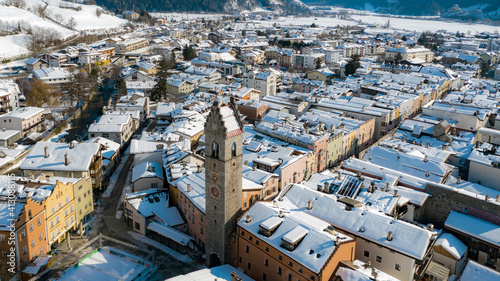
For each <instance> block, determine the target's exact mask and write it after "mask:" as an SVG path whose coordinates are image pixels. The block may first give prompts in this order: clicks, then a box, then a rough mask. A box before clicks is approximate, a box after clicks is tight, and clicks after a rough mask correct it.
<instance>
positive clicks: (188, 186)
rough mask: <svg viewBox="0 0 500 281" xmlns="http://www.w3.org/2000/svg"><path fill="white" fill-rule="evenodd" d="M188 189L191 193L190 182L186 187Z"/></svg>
mask: <svg viewBox="0 0 500 281" xmlns="http://www.w3.org/2000/svg"><path fill="white" fill-rule="evenodd" d="M186 189H187V192H188V193H189V192H191V184H190V183H188V185H187V188H186Z"/></svg>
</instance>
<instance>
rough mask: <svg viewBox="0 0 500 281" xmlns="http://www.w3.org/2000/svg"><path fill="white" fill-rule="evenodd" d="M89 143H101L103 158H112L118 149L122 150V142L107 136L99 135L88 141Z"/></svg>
mask: <svg viewBox="0 0 500 281" xmlns="http://www.w3.org/2000/svg"><path fill="white" fill-rule="evenodd" d="M86 142H87V143H99V144H101V145H102V147H103V150H102V151H101V154H102V158H104V159H111V158H112V157H113V155H115V154H116V152H117V151H118V150H120V144H119V143H117V142H114V141H112V140H109V139H107V138H102V137H97V138H91V139H89V140H87V141H86Z"/></svg>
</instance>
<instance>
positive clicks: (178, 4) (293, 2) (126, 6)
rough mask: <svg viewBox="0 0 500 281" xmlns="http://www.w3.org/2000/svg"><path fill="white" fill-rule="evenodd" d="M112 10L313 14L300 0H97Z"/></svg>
mask: <svg viewBox="0 0 500 281" xmlns="http://www.w3.org/2000/svg"><path fill="white" fill-rule="evenodd" d="M97 3H98V4H99V5H102V6H104V7H106V8H108V9H110V10H115V9H116V10H122V11H124V10H134V11H142V10H144V11H148V12H226V13H233V12H238V11H254V10H259V9H261V10H269V11H274V12H278V13H280V14H284V15H286V14H311V10H310V9H309V7H308V6H307V5H305V4H304V3H302V2H301V1H300V0H189V1H186V0H163V1H158V0H129V1H121V0H97Z"/></svg>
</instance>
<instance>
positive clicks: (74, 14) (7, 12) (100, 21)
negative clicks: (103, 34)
mask: <svg viewBox="0 0 500 281" xmlns="http://www.w3.org/2000/svg"><path fill="white" fill-rule="evenodd" d="M3 3H5V1H1V0H0V21H1V22H3V23H5V24H8V26H10V28H11V29H12V30H15V29H17V28H18V27H19V26H21V27H22V28H23V29H24V30H26V29H27V28H28V27H31V28H45V29H51V30H54V31H57V32H58V33H59V34H61V38H62V39H67V38H69V37H71V36H74V35H77V34H78V31H74V30H71V29H69V28H68V27H66V25H67V24H68V22H69V21H70V19H71V18H72V19H74V21H75V23H76V25H75V29H76V30H80V31H83V30H93V31H95V30H100V31H104V30H110V29H118V28H120V27H121V26H123V25H124V24H125V23H127V22H128V21H127V20H125V19H122V18H119V17H116V16H113V15H110V14H106V13H104V12H103V13H101V15H100V17H98V16H97V10H100V11H103V9H102V8H100V7H98V6H95V5H81V4H73V3H70V2H65V1H60V0H48V1H42V0H26V8H25V9H20V8H16V7H13V6H4V5H2V4H3ZM45 3H48V4H49V6H47V8H46V10H45V13H46V15H47V17H48V18H47V19H44V18H42V17H40V16H38V15H37V14H35V13H34V12H31V11H35V10H36V7H38V6H45V5H46V4H45ZM64 7H74V8H75V9H71V8H64ZM76 7H78V9H79V10H78V11H77V9H76ZM28 9H30V10H31V11H29V10H28ZM49 18H50V19H49ZM58 22H59V23H58ZM29 38H30V36H29V35H27V34H17V35H8V36H1V37H0V58H12V57H17V56H21V55H25V54H28V53H29V51H28V48H27V45H28V39H29Z"/></svg>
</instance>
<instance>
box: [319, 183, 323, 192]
mask: <svg viewBox="0 0 500 281" xmlns="http://www.w3.org/2000/svg"><path fill="white" fill-rule="evenodd" d="M318 191H319V192H321V191H323V186H322V185H321V184H318Z"/></svg>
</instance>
